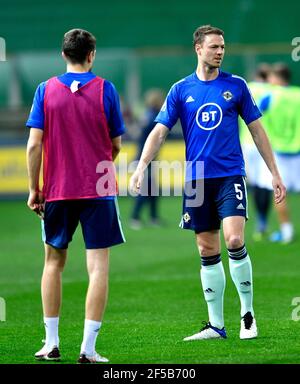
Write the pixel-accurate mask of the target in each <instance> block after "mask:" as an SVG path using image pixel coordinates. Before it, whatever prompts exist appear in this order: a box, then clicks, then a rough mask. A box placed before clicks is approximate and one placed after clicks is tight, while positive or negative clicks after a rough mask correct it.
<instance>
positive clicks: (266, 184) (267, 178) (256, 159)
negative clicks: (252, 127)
mask: <svg viewBox="0 0 300 384" xmlns="http://www.w3.org/2000/svg"><path fill="white" fill-rule="evenodd" d="M242 149H243V155H244V160H245V167H246V174H247V183H248V184H249V185H251V186H253V187H255V186H257V187H260V188H267V189H269V188H271V189H272V177H271V173H270V171H269V169H268V167H267V166H266V164H265V162H264V160H263V158H262V157H261V154H260V153H259V152H258V150H257V148H256V146H255V145H243V147H242Z"/></svg>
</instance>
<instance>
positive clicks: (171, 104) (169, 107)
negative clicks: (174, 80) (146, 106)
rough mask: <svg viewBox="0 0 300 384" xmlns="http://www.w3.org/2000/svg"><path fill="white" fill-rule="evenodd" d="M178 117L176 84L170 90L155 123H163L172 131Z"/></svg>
mask: <svg viewBox="0 0 300 384" xmlns="http://www.w3.org/2000/svg"><path fill="white" fill-rule="evenodd" d="M178 117H179V112H178V89H177V86H176V84H174V85H173V87H172V88H171V89H170V91H169V93H168V95H167V97H166V100H165V102H164V104H163V106H162V107H161V110H160V112H159V113H158V115H157V116H156V119H155V122H156V123H161V124H163V125H165V126H166V127H168V128H169V129H172V128H173V126H174V125H175V124H176V122H177V120H178Z"/></svg>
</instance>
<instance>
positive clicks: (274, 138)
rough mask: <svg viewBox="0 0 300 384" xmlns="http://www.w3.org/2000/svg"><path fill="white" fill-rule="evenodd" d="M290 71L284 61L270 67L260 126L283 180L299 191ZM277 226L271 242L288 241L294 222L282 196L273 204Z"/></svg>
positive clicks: (299, 137) (299, 105) (297, 95)
mask: <svg viewBox="0 0 300 384" xmlns="http://www.w3.org/2000/svg"><path fill="white" fill-rule="evenodd" d="M290 80H291V72H290V69H289V67H288V66H287V65H286V64H284V63H275V64H274V65H273V66H272V69H271V71H270V74H269V76H268V81H269V83H270V84H271V88H270V90H269V92H268V93H267V94H266V95H265V97H264V98H263V99H262V100H261V103H260V107H261V108H262V109H263V110H264V111H266V113H265V116H264V120H263V121H264V125H265V127H266V131H267V133H268V136H269V139H270V142H271V145H272V148H273V150H274V152H275V158H276V161H277V164H278V168H279V171H280V173H281V175H282V178H283V182H284V183H285V185H286V188H287V190H288V191H290V192H300V87H298V86H291V85H290ZM261 177H262V178H263V179H264V180H265V182H268V185H269V189H271V175H270V172H269V171H268V170H267V169H266V168H265V170H264V171H262V176H261ZM275 209H276V212H277V215H278V220H279V224H280V229H279V230H278V231H276V232H274V233H272V234H271V236H270V240H271V241H273V242H282V243H290V242H291V241H292V240H293V238H294V225H293V223H292V220H291V216H290V213H289V209H288V202H287V200H286V199H285V200H284V201H282V202H281V203H280V204H276V205H275Z"/></svg>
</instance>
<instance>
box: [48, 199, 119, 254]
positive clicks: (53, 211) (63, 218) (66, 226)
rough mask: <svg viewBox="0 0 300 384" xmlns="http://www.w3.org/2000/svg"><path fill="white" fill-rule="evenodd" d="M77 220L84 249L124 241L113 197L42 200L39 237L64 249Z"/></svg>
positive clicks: (116, 205)
mask: <svg viewBox="0 0 300 384" xmlns="http://www.w3.org/2000/svg"><path fill="white" fill-rule="evenodd" d="M79 222H80V224H81V229H82V234H83V238H84V242H85V247H86V249H98V248H109V247H111V246H113V245H117V244H120V243H123V242H125V238H124V235H123V231H122V227H121V222H120V217H119V209H118V203H117V199H116V198H115V199H111V200H106V199H98V200H94V199H87V200H84V199H82V200H60V201H53V202H47V203H46V204H45V214H44V220H43V221H42V232H43V241H44V242H45V243H46V244H49V245H52V246H53V247H55V248H60V249H66V248H68V244H69V243H70V242H71V241H72V237H73V234H74V232H75V230H76V228H77V226H78V224H79Z"/></svg>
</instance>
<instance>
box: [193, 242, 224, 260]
mask: <svg viewBox="0 0 300 384" xmlns="http://www.w3.org/2000/svg"><path fill="white" fill-rule="evenodd" d="M198 249H199V252H200V255H201V256H202V257H205V256H214V255H217V254H218V253H220V250H219V249H218V247H216V246H214V245H211V244H208V243H200V244H199V243H198Z"/></svg>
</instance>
